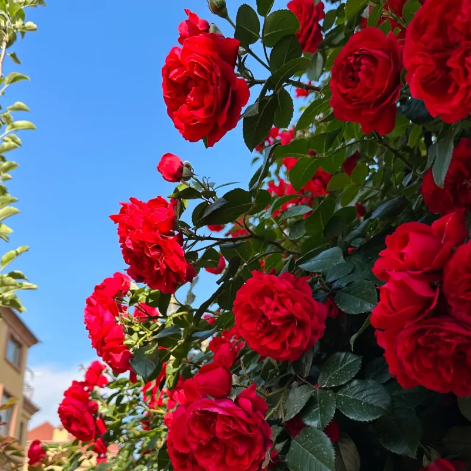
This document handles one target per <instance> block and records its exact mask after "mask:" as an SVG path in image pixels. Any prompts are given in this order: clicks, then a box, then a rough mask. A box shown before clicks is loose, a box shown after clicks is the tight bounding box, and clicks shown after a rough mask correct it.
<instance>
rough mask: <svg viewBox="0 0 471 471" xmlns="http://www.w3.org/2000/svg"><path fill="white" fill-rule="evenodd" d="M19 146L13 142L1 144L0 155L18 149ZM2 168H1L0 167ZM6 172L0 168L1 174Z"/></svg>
mask: <svg viewBox="0 0 471 471" xmlns="http://www.w3.org/2000/svg"><path fill="white" fill-rule="evenodd" d="M18 147H19V145H18V144H16V143H15V142H8V141H7V142H3V143H2V144H1V145H0V154H4V153H5V152H10V151H11V150H15V149H18ZM2 167H3V166H2ZM7 171H8V170H4V169H3V168H2V173H4V172H7Z"/></svg>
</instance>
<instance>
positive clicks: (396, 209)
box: [371, 196, 407, 219]
mask: <svg viewBox="0 0 471 471" xmlns="http://www.w3.org/2000/svg"><path fill="white" fill-rule="evenodd" d="M406 205H407V199H406V198H404V196H398V197H397V198H394V199H392V200H389V201H386V203H383V204H382V205H381V206H378V207H377V208H376V209H375V210H374V211H373V214H372V215H371V219H376V218H381V217H392V216H398V215H399V214H400V213H402V211H403V210H404V208H405V207H406Z"/></svg>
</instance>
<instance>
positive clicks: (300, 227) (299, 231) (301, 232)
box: [288, 219, 306, 240]
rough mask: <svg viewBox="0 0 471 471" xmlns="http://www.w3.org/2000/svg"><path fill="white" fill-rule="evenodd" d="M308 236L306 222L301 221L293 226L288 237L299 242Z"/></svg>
mask: <svg viewBox="0 0 471 471" xmlns="http://www.w3.org/2000/svg"><path fill="white" fill-rule="evenodd" d="M305 235H306V221H305V220H304V219H301V220H299V221H296V222H295V223H294V224H292V225H291V226H290V228H289V234H288V237H289V238H290V239H291V240H298V239H300V238H301V237H304V236H305Z"/></svg>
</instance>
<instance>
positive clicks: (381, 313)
mask: <svg viewBox="0 0 471 471" xmlns="http://www.w3.org/2000/svg"><path fill="white" fill-rule="evenodd" d="M379 291H380V296H379V304H378V305H377V306H376V307H375V308H374V309H373V312H372V315H371V325H372V326H373V327H375V328H376V329H389V328H391V329H401V328H402V327H403V326H404V324H405V322H407V321H416V320H419V319H422V318H424V317H426V316H427V315H428V314H429V313H430V312H431V311H432V309H433V308H434V307H435V306H436V304H437V299H438V289H437V288H432V287H431V286H430V283H428V282H427V281H423V280H422V279H420V277H418V278H414V277H412V276H410V275H409V274H408V273H405V272H397V273H395V272H393V273H391V274H390V277H389V281H388V282H387V283H386V284H385V285H383V286H382V287H381V288H380V289H379Z"/></svg>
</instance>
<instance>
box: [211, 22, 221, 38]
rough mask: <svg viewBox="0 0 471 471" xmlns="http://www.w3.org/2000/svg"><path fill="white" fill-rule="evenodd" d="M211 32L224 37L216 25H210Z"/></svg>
mask: <svg viewBox="0 0 471 471" xmlns="http://www.w3.org/2000/svg"><path fill="white" fill-rule="evenodd" d="M209 32H210V33H215V34H220V35H221V36H223V34H222V31H221V30H220V29H219V28H218V27H217V26H216V25H215V24H214V23H211V24H210V25H209Z"/></svg>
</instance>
